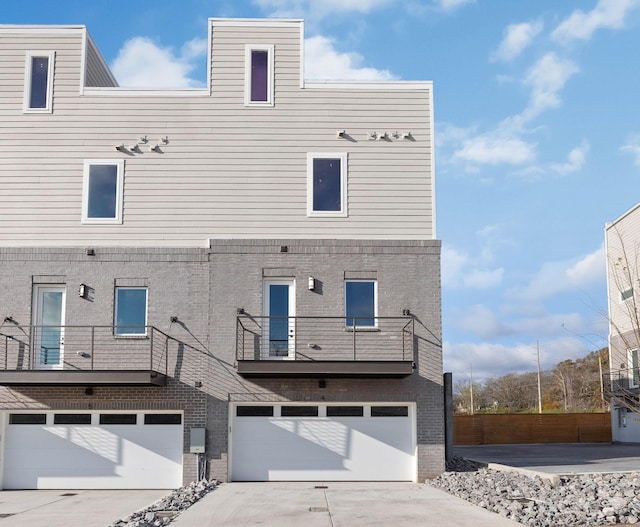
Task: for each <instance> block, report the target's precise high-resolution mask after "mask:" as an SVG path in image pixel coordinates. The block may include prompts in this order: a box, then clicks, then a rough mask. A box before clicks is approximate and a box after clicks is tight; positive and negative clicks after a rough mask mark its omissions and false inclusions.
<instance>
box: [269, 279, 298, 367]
mask: <svg viewBox="0 0 640 527" xmlns="http://www.w3.org/2000/svg"><path fill="white" fill-rule="evenodd" d="M263 312H264V314H265V317H266V318H265V319H264V323H263V326H262V328H263V331H262V332H263V344H262V354H261V358H263V359H294V358H295V318H293V317H294V316H295V284H294V281H293V280H267V281H265V283H264V307H263Z"/></svg>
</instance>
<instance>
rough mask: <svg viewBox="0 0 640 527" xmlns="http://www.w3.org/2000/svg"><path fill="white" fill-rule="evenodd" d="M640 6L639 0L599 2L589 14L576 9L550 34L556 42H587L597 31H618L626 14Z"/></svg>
mask: <svg viewBox="0 0 640 527" xmlns="http://www.w3.org/2000/svg"><path fill="white" fill-rule="evenodd" d="M639 5H640V0H600V1H599V2H598V4H597V5H596V6H595V7H594V8H593V9H592V10H591V11H589V12H586V13H585V12H584V11H582V10H580V9H576V10H575V11H574V12H573V13H571V15H569V17H568V18H566V19H565V20H563V21H562V22H561V23H560V25H559V26H558V27H556V28H555V29H554V30H553V32H552V33H551V37H552V38H553V39H555V40H558V41H563V42H567V41H570V40H574V39H579V40H588V39H590V38H591V36H592V35H593V33H594V32H595V31H597V30H598V29H601V28H605V29H620V28H622V27H623V26H624V22H625V17H626V16H627V15H628V13H629V12H630V11H631V10H632V9H634V8H636V7H638V6H639Z"/></svg>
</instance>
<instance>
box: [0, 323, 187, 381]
mask: <svg viewBox="0 0 640 527" xmlns="http://www.w3.org/2000/svg"><path fill="white" fill-rule="evenodd" d="M177 344H178V341H177V340H176V339H174V338H173V337H170V336H169V335H167V334H166V333H163V332H162V331H160V330H159V329H157V328H155V327H154V326H131V327H123V326H117V327H115V326H5V327H3V328H2V329H1V330H0V370H6V371H8V370H12V371H15V370H27V371H28V370H38V369H61V370H78V371H87V370H89V371H91V370H101V371H113V370H151V371H156V372H159V373H164V374H165V375H166V373H167V370H168V367H169V362H168V358H167V357H168V355H169V354H170V353H171V351H172V350H173V348H175V347H176V346H177Z"/></svg>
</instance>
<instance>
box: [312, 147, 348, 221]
mask: <svg viewBox="0 0 640 527" xmlns="http://www.w3.org/2000/svg"><path fill="white" fill-rule="evenodd" d="M341 192H342V185H341V181H340V159H314V160H313V210H314V211H340V210H342V206H341V202H342V200H341Z"/></svg>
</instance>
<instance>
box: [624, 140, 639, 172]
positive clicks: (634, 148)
mask: <svg viewBox="0 0 640 527" xmlns="http://www.w3.org/2000/svg"><path fill="white" fill-rule="evenodd" d="M620 150H621V151H622V152H629V153H630V154H631V155H633V163H634V164H635V165H638V166H640V134H633V135H631V136H629V138H628V139H627V142H626V143H625V144H624V145H623V146H621V147H620Z"/></svg>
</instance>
